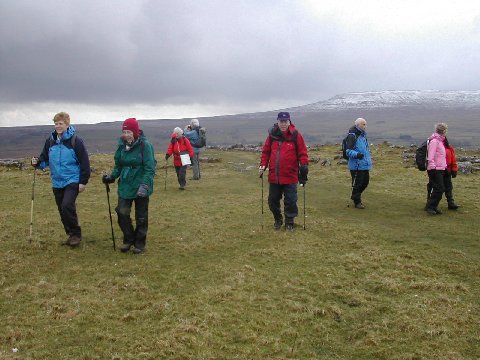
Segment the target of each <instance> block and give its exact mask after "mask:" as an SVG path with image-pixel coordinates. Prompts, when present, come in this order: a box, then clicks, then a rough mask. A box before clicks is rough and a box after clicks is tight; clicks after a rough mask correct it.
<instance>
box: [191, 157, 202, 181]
mask: <svg viewBox="0 0 480 360" xmlns="http://www.w3.org/2000/svg"><path fill="white" fill-rule="evenodd" d="M199 155H200V153H194V154H193V157H192V170H193V180H200V177H201V174H200V159H199Z"/></svg>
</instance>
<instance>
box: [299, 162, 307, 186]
mask: <svg viewBox="0 0 480 360" xmlns="http://www.w3.org/2000/svg"><path fill="white" fill-rule="evenodd" d="M307 175H308V165H302V166H300V169H299V174H298V182H299V183H300V185H303V186H305V184H306V183H307V181H308V177H307Z"/></svg>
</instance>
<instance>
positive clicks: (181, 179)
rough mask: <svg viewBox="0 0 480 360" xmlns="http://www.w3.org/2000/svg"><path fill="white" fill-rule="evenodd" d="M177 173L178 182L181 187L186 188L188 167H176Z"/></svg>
mask: <svg viewBox="0 0 480 360" xmlns="http://www.w3.org/2000/svg"><path fill="white" fill-rule="evenodd" d="M175 171H176V172H177V180H178V183H179V184H180V187H185V185H187V165H185V166H175Z"/></svg>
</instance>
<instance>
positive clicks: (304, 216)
mask: <svg viewBox="0 0 480 360" xmlns="http://www.w3.org/2000/svg"><path fill="white" fill-rule="evenodd" d="M305 218H306V215H305V184H303V230H305V229H306V228H305Z"/></svg>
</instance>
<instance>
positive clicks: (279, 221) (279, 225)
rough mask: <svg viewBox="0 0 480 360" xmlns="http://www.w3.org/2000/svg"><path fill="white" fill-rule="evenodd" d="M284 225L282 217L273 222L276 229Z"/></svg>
mask: <svg viewBox="0 0 480 360" xmlns="http://www.w3.org/2000/svg"><path fill="white" fill-rule="evenodd" d="M282 225H283V221H282V219H279V220H275V224H273V228H274V229H275V230H280V229H281V228H282Z"/></svg>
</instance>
